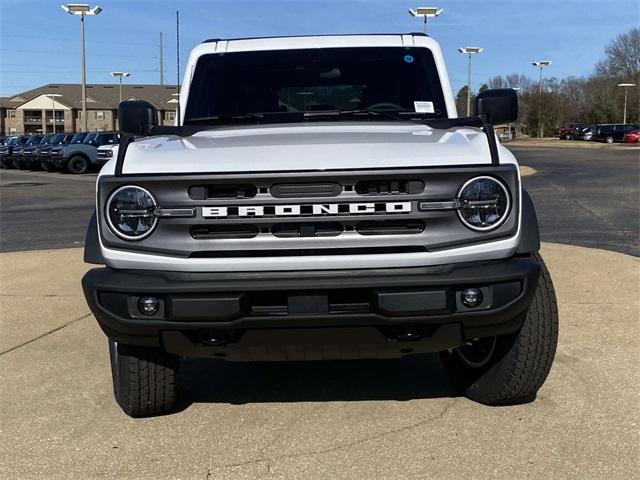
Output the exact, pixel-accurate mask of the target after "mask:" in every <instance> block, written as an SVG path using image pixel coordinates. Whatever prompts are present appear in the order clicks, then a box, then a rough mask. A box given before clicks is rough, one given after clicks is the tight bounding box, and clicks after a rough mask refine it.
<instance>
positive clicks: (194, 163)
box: [123, 122, 491, 174]
mask: <svg viewBox="0 0 640 480" xmlns="http://www.w3.org/2000/svg"><path fill="white" fill-rule="evenodd" d="M490 163H491V156H490V153H489V146H488V143H487V139H486V136H485V135H484V133H483V132H482V131H481V130H480V129H477V128H468V127H465V128H455V129H449V130H435V129H432V128H430V127H428V126H425V125H419V124H414V123H398V122H388V123H387V122H384V123H382V122H381V123H372V122H366V123H351V122H349V123H347V122H333V123H312V124H286V125H259V126H248V127H229V128H221V129H215V130H207V131H202V132H198V133H196V134H194V135H192V136H190V137H178V136H173V135H170V136H158V137H149V138H146V139H142V140H137V141H136V142H134V143H132V144H131V145H130V146H129V148H128V149H127V155H126V160H125V162H124V165H123V173H125V174H148V173H217V172H220V173H223V172H267V171H302V170H336V169H354V168H390V167H424V166H450V165H472V164H490Z"/></svg>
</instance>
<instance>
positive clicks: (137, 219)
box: [83, 34, 558, 416]
mask: <svg viewBox="0 0 640 480" xmlns="http://www.w3.org/2000/svg"><path fill="white" fill-rule="evenodd" d="M184 78H185V82H184V85H183V86H182V89H181V95H180V115H179V119H178V125H177V126H173V127H165V126H158V125H157V118H158V117H157V112H156V111H155V109H154V108H153V106H151V105H150V104H148V103H146V102H139V101H130V102H124V103H122V104H121V105H120V112H119V121H120V125H121V133H122V136H121V139H120V143H119V146H118V149H117V154H116V157H115V158H113V159H112V160H111V161H110V162H108V163H107V164H106V165H105V167H104V168H103V169H102V171H101V172H100V175H99V177H98V181H97V182H98V183H97V210H96V215H95V217H94V218H93V219H92V221H91V224H90V226H89V231H88V233H87V242H86V250H85V259H86V261H88V262H90V263H97V264H102V265H104V267H103V268H96V269H94V270H91V271H90V272H88V273H87V274H86V276H85V277H84V279H83V287H84V291H85V295H86V299H87V302H88V303H89V306H90V307H91V310H92V311H93V313H94V314H95V316H96V318H97V320H98V322H99V324H100V326H101V327H102V329H103V330H104V332H105V333H106V335H107V337H108V338H109V348H110V354H111V364H112V371H113V381H114V390H115V396H116V399H117V401H118V403H119V404H120V406H121V407H122V408H123V410H124V411H125V412H126V413H127V414H129V415H131V416H144V415H153V414H158V413H162V412H165V411H167V410H170V409H171V408H172V407H173V405H174V402H175V400H176V392H177V388H176V385H177V379H178V366H179V363H180V360H179V359H180V357H182V356H195V357H209V358H221V359H227V360H230V361H279V360H321V359H361V358H396V357H401V356H404V355H410V354H418V353H425V352H441V355H442V359H443V361H444V364H445V366H446V368H447V370H448V372H449V373H450V375H451V377H452V379H453V380H454V382H455V383H456V384H457V385H458V386H459V387H460V388H461V390H462V392H463V393H464V394H466V395H467V396H468V397H470V398H473V399H475V400H478V401H480V402H483V403H487V404H506V403H518V402H525V401H530V400H531V399H532V398H534V397H535V394H536V392H537V390H538V389H539V388H540V386H541V385H542V383H543V382H544V380H545V378H546V376H547V373H548V372H549V369H550V367H551V362H552V360H553V356H554V353H555V348H556V342H557V333H558V330H557V329H558V317H557V308H556V301H555V296H554V292H553V286H552V283H551V279H550V277H549V274H548V272H547V271H546V269H545V267H544V264H543V262H542V260H541V258H540V257H539V256H538V253H537V252H538V249H539V235H538V225H537V220H536V215H535V210H534V207H533V204H532V202H531V199H530V198H529V196H528V195H527V193H526V192H525V191H524V190H523V189H522V186H521V182H520V175H519V170H518V165H517V162H516V159H515V158H514V157H513V155H512V154H511V153H510V152H509V151H508V150H506V149H505V148H503V147H502V146H501V145H499V144H498V143H497V141H496V136H495V134H494V131H493V127H492V123H505V122H510V121H514V120H515V119H516V116H517V99H516V95H515V92H514V91H513V90H510V89H507V90H489V91H485V92H483V93H481V94H480V95H479V96H478V99H477V102H476V115H475V116H473V117H468V118H459V117H458V115H457V112H456V108H455V103H454V98H453V95H452V93H451V86H450V84H449V80H448V76H447V72H446V68H445V64H444V59H443V56H442V53H441V51H440V47H439V46H438V44H437V43H436V42H435V41H434V40H433V39H431V38H429V37H427V36H425V35H419V34H406V35H341V36H310V37H283V38H248V39H235V40H219V39H218V40H209V41H206V42H204V43H202V44H201V45H198V46H197V47H196V48H195V49H194V50H193V52H192V53H191V56H190V58H189V62H188V65H187V69H186V73H185V77H184ZM134 137H135V138H136V139H135V141H134ZM138 137H141V138H138Z"/></svg>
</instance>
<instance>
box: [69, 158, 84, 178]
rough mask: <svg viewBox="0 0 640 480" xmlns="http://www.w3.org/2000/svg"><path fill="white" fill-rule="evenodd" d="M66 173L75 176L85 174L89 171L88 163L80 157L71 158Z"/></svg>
mask: <svg viewBox="0 0 640 480" xmlns="http://www.w3.org/2000/svg"><path fill="white" fill-rule="evenodd" d="M67 171H68V172H69V173H73V174H75V175H81V174H83V173H87V172H88V171H89V161H88V160H87V159H86V158H84V157H81V156H80V155H76V156H74V157H71V158H70V159H69V161H68V162H67Z"/></svg>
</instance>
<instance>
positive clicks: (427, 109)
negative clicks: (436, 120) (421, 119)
mask: <svg viewBox="0 0 640 480" xmlns="http://www.w3.org/2000/svg"><path fill="white" fill-rule="evenodd" d="M413 108H414V109H415V111H416V112H418V113H435V110H434V109H433V102H424V101H415V102H413Z"/></svg>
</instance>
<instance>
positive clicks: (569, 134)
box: [556, 123, 587, 140]
mask: <svg viewBox="0 0 640 480" xmlns="http://www.w3.org/2000/svg"><path fill="white" fill-rule="evenodd" d="M586 126H587V125H586V124H584V123H571V124H569V125H568V126H566V127H561V128H558V129H556V134H557V135H558V138H559V139H560V140H574V139H575V138H576V133H578V132H579V131H580V130H581V129H582V128H584V127H586Z"/></svg>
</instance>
